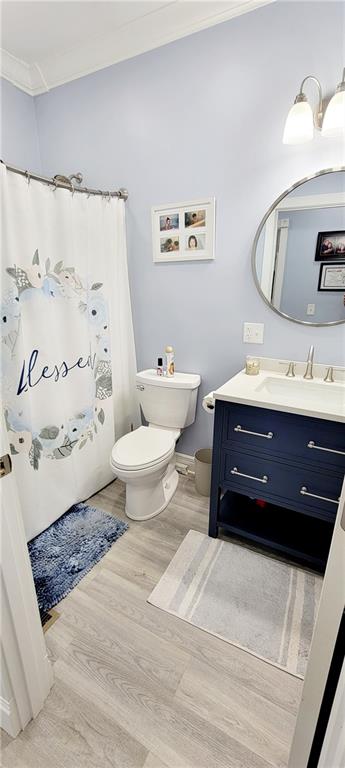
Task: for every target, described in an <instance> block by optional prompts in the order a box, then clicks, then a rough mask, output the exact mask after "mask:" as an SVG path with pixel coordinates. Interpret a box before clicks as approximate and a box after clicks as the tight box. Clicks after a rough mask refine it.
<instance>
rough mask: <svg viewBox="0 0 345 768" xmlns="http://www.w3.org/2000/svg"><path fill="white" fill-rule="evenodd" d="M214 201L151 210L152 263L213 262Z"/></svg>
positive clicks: (189, 202) (185, 203)
mask: <svg viewBox="0 0 345 768" xmlns="http://www.w3.org/2000/svg"><path fill="white" fill-rule="evenodd" d="M214 232H215V200H214V198H207V199H203V200H193V201H187V202H184V203H177V204H171V205H165V206H154V207H153V208H152V243H153V261H154V262H174V261H205V260H207V261H209V260H212V259H214Z"/></svg>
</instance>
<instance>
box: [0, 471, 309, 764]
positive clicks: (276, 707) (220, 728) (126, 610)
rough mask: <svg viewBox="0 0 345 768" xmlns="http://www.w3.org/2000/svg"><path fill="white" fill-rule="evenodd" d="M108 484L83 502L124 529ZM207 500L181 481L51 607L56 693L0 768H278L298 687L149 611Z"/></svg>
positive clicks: (120, 500) (199, 525) (203, 526)
mask: <svg viewBox="0 0 345 768" xmlns="http://www.w3.org/2000/svg"><path fill="white" fill-rule="evenodd" d="M124 497H125V494H124V486H123V485H122V484H121V483H120V482H119V481H116V482H114V483H112V485H110V486H108V487H107V488H106V489H104V490H103V491H101V492H100V493H98V494H97V495H96V496H94V497H93V499H92V500H91V502H92V503H94V504H95V505H97V506H99V507H101V508H103V509H104V510H106V511H108V512H112V513H114V514H115V515H117V516H118V517H120V518H122V519H125V515H124ZM207 509H208V500H207V499H205V498H203V497H201V496H198V495H197V493H196V491H195V490H194V484H193V482H192V481H191V480H188V479H186V478H183V477H180V480H179V487H178V490H177V492H176V494H175V496H174V498H173V500H172V501H171V503H170V505H169V507H168V508H167V509H166V510H165V511H164V512H163V513H162V514H161V515H159V516H158V517H156V518H155V519H153V520H151V521H148V522H144V523H135V522H132V521H130V527H129V530H128V531H127V532H126V533H125V534H124V536H123V537H122V538H120V539H119V541H118V542H117V543H116V544H115V545H114V546H113V547H112V549H111V551H110V552H109V553H108V554H107V555H106V556H105V557H104V558H103V559H102V560H101V561H100V562H99V563H98V564H97V565H96V566H95V568H93V570H92V571H91V572H90V573H89V574H88V575H87V576H86V577H85V578H84V579H83V580H82V582H81V583H80V584H79V586H78V587H76V589H74V590H73V592H72V593H71V594H70V595H68V597H67V598H65V599H64V600H63V601H62V602H61V603H60V604H59V606H58V610H59V611H60V612H61V617H60V618H59V620H58V621H57V622H56V623H55V624H54V625H53V626H52V627H51V629H49V630H48V632H47V634H46V635H45V637H46V641H47V645H48V649H49V652H50V654H51V657H52V658H53V659H54V662H55V663H54V670H55V684H54V687H53V688H52V691H51V693H50V695H49V697H48V699H47V701H46V704H45V707H44V709H43V711H42V712H41V713H40V715H39V716H38V717H37V719H36V720H35V721H33V722H31V723H30V724H29V726H28V727H27V728H26V730H25V731H24V732H23V733H22V734H20V736H18V738H17V739H15V740H14V741H11V742H10V743H7V742H8V740H6V742H5V748H4V749H3V766H4V768H115V767H116V768H271V767H272V766H273V767H274V768H280V767H281V766H286V765H287V758H288V751H289V746H290V743H291V739H292V733H293V727H294V721H295V716H296V712H297V708H298V704H299V699H300V695H301V685H302V684H301V681H300V680H298V679H296V678H294V677H292V676H291V675H289V674H288V673H286V672H283V671H281V670H279V669H276V668H275V667H272V666H271V665H269V664H266V663H265V662H263V661H261V660H259V659H256V658H255V657H254V656H251V655H250V654H248V653H245V652H244V651H242V650H240V649H239V648H235V647H234V646H232V645H229V644H228V643H225V642H223V641H222V640H219V639H218V638H216V637H212V636H211V635H209V634H207V633H206V632H203V631H202V630H199V629H197V628H196V627H193V626H191V625H189V624H187V623H185V622H183V621H181V620H180V619H178V618H175V617H174V616H170V615H169V614H167V613H164V612H163V611H161V610H159V609H158V608H155V607H154V606H152V605H149V604H148V603H147V602H146V599H147V597H148V596H149V594H150V592H151V591H152V589H153V587H154V586H155V584H156V583H157V582H158V580H159V578H160V576H161V575H162V573H163V572H164V570H165V568H166V567H167V565H168V563H169V562H170V560H171V559H172V557H173V555H174V553H175V551H176V550H177V548H178V547H179V545H180V543H181V541H182V540H183V538H184V536H185V535H186V533H187V532H188V531H189V529H190V528H193V529H194V530H198V531H202V532H206V531H207Z"/></svg>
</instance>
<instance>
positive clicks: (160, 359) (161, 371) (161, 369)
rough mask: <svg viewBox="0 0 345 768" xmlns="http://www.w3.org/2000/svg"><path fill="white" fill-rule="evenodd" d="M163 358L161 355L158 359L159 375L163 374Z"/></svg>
mask: <svg viewBox="0 0 345 768" xmlns="http://www.w3.org/2000/svg"><path fill="white" fill-rule="evenodd" d="M163 373H164V371H163V358H162V357H159V358H158V360H157V376H163Z"/></svg>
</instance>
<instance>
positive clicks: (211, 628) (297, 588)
mask: <svg viewBox="0 0 345 768" xmlns="http://www.w3.org/2000/svg"><path fill="white" fill-rule="evenodd" d="M321 585H322V578H321V576H317V575H315V574H313V573H310V572H309V571H304V570H303V569H302V568H297V567H294V566H291V565H289V564H287V563H284V562H281V561H280V560H275V559H273V558H271V557H267V556H265V555H262V554H260V553H257V552H254V551H253V550H251V549H248V548H246V547H243V546H241V545H239V544H233V543H231V542H228V541H220V540H219V539H211V538H209V537H208V536H205V535H204V534H202V533H197V531H189V533H188V534H187V536H186V538H185V539H184V541H183V542H182V544H181V546H180V547H179V549H178V550H177V552H176V554H175V556H174V557H173V559H172V561H171V563H170V565H169V566H168V568H167V570H166V571H165V573H164V574H163V576H162V578H161V579H160V581H159V582H158V584H157V586H156V587H155V589H154V590H153V592H152V594H151V595H150V597H149V599H148V602H149V603H152V605H155V606H157V607H158V608H161V609H162V610H163V611H167V612H168V613H172V614H173V615H174V616H178V617H179V618H180V619H183V620H184V621H188V622H189V623H190V624H194V626H196V627H199V628H200V629H203V630H205V631H206V632H210V633H211V634H212V635H216V636H217V637H220V638H221V639H222V640H225V641H226V642H228V643H232V644H233V645H236V646H238V647H239V648H243V649H244V650H246V651H249V653H252V654H253V655H254V656H258V658H260V659H264V660H265V661H268V662H269V663H270V664H273V665H274V666H277V667H280V668H281V669H284V670H286V671H287V672H290V673H291V674H292V675H295V676H296V677H302V678H303V676H304V672H305V668H306V664H307V659H308V654H309V647H310V643H311V637H312V633H313V628H314V623H315V619H316V611H317V606H318V602H319V598H320V592H321Z"/></svg>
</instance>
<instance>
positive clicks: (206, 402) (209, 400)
mask: <svg viewBox="0 0 345 768" xmlns="http://www.w3.org/2000/svg"><path fill="white" fill-rule="evenodd" d="M215 405H216V401H215V399H214V397H213V392H209V393H208V395H205V397H204V398H203V401H202V407H203V409H204V411H206V412H207V413H214V409H215Z"/></svg>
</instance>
